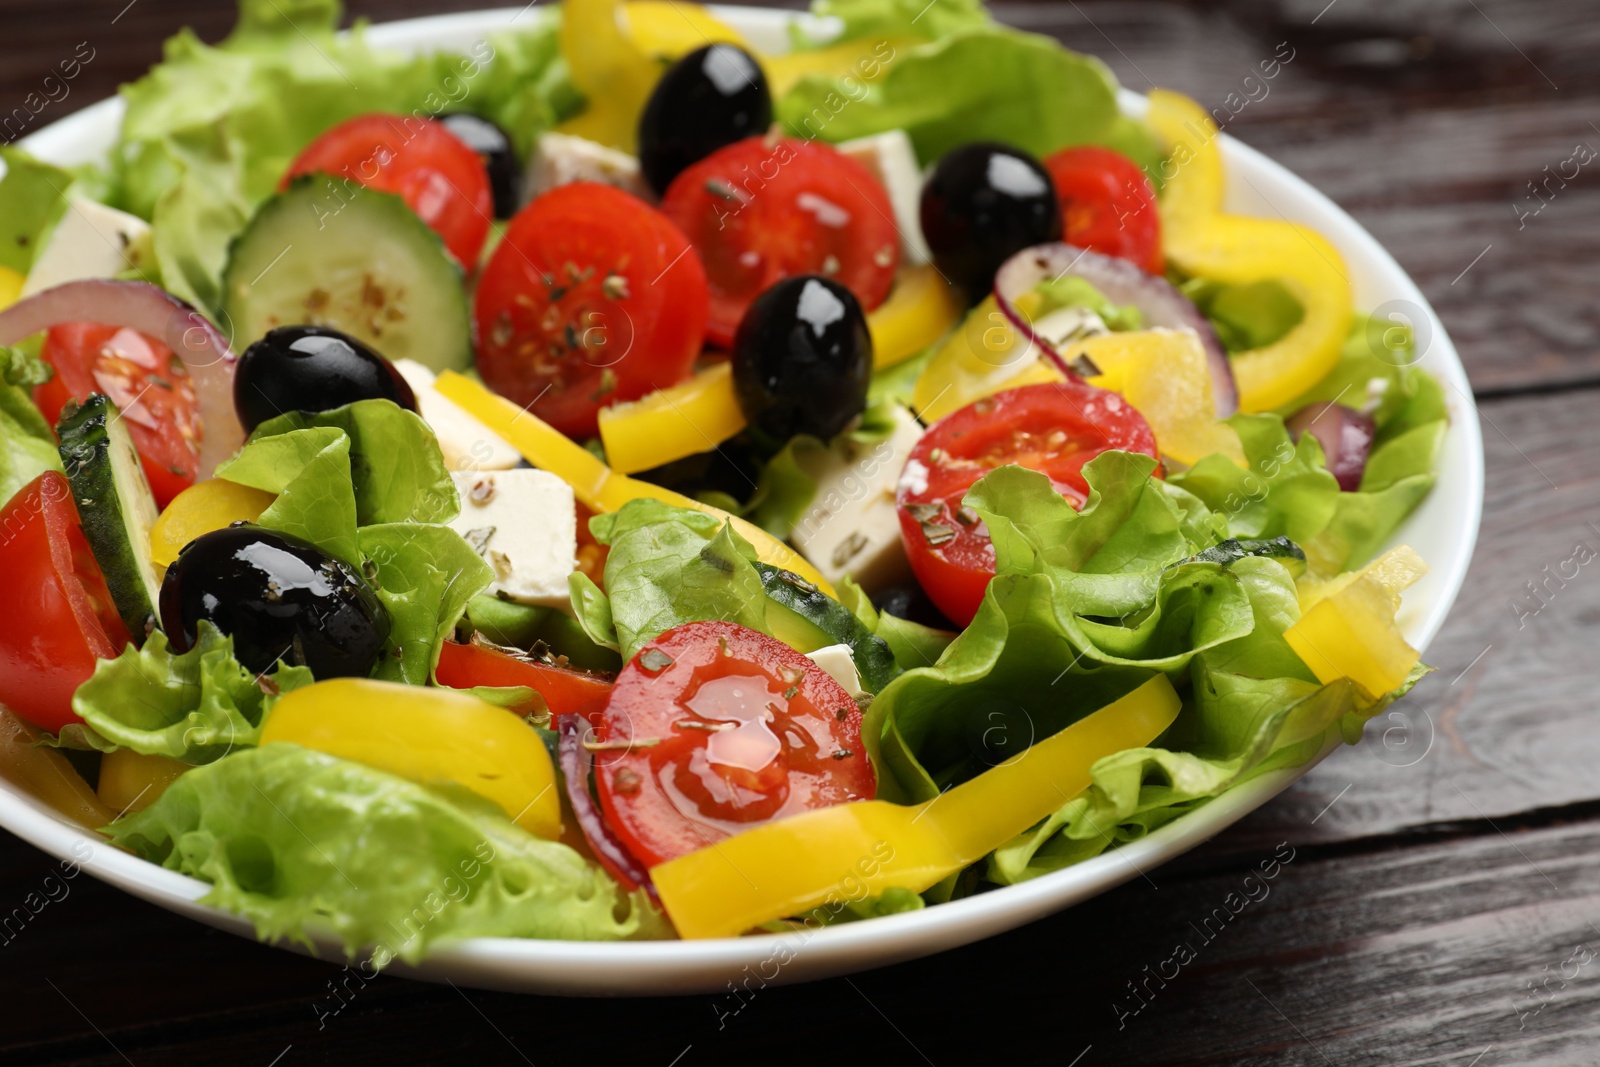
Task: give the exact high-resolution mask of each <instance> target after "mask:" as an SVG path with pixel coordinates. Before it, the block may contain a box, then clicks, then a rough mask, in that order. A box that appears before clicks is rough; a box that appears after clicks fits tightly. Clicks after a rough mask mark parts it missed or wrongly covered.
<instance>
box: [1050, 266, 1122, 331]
mask: <svg viewBox="0 0 1600 1067" xmlns="http://www.w3.org/2000/svg"><path fill="white" fill-rule="evenodd" d="M1033 291H1034V293H1036V294H1037V295H1038V298H1039V306H1038V307H1037V308H1034V309H1033V316H1034V318H1035V319H1040V318H1043V317H1044V316H1046V315H1048V314H1050V313H1051V312H1052V311H1060V310H1061V309H1062V308H1075V307H1081V308H1088V309H1089V310H1090V311H1092V312H1094V313H1095V314H1096V315H1098V316H1099V317H1100V321H1101V322H1103V323H1105V324H1106V326H1107V328H1109V329H1111V330H1141V329H1143V328H1144V313H1143V312H1141V311H1140V310H1139V308H1138V306H1137V305H1134V304H1113V303H1112V302H1111V301H1110V299H1108V298H1107V297H1106V295H1105V294H1104V293H1102V292H1101V291H1100V290H1098V289H1096V288H1095V287H1094V285H1093V284H1092V283H1090V282H1089V281H1088V279H1086V278H1083V277H1081V276H1079V275H1076V274H1063V275H1061V276H1060V277H1056V278H1046V279H1045V280H1044V281H1042V282H1040V283H1039V284H1038V285H1036V286H1034V287H1033Z"/></svg>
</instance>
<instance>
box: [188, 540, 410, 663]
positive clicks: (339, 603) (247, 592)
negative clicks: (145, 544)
mask: <svg viewBox="0 0 1600 1067" xmlns="http://www.w3.org/2000/svg"><path fill="white" fill-rule="evenodd" d="M160 600H161V628H162V629H163V630H164V631H166V635H167V640H168V641H170V642H171V643H172V647H173V648H174V649H176V650H177V651H179V652H184V651H187V650H188V649H190V648H192V647H194V642H195V640H196V638H197V637H198V635H199V630H200V622H201V620H205V621H207V622H210V623H212V624H213V625H214V626H216V628H217V629H219V630H221V631H222V632H223V633H225V634H229V635H231V636H232V637H233V651H234V655H235V656H236V657H237V658H238V660H239V662H240V663H242V664H243V665H244V666H245V667H246V669H248V670H252V671H255V672H256V673H258V674H264V673H266V672H267V671H270V670H271V669H272V667H273V665H274V664H275V663H277V662H278V661H279V660H280V659H281V660H283V661H284V662H285V663H287V664H289V665H291V666H297V667H309V668H310V669H311V673H312V674H313V675H315V676H316V677H317V678H319V679H320V678H340V677H358V678H364V677H366V676H367V675H369V674H371V673H372V668H373V666H374V665H375V664H376V663H377V662H378V657H380V656H382V655H383V654H384V652H385V651H386V650H387V648H388V642H389V612H388V611H387V610H385V608H384V606H383V604H382V602H381V601H379V600H378V597H377V594H375V593H374V592H373V591H372V587H371V586H369V585H368V584H367V583H366V580H365V579H363V578H362V576H361V574H360V573H359V572H358V571H357V570H356V569H355V568H354V567H351V566H350V565H349V564H347V563H344V562H341V561H340V560H336V559H334V558H333V557H332V556H329V555H328V554H327V553H326V552H323V551H322V550H321V549H320V548H318V547H317V546H316V545H314V544H312V543H311V542H309V541H304V540H302V539H300V538H298V537H291V536H289V535H287V534H282V533H278V532H276V531H274V530H267V529H263V528H262V527H260V526H249V525H245V524H239V525H235V526H229V527H227V528H225V529H221V530H213V531H211V532H210V533H207V534H202V535H200V536H199V537H197V538H195V539H194V540H193V541H191V542H189V544H187V545H185V546H184V549H183V551H182V552H181V553H180V554H179V555H178V559H177V561H176V562H174V563H173V564H172V566H170V567H168V568H167V576H166V578H165V579H164V580H163V581H162V583H161V597H160Z"/></svg>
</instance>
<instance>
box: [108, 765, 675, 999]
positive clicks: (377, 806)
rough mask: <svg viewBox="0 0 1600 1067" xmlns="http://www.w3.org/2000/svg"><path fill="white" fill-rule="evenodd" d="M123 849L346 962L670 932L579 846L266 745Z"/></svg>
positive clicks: (376, 962)
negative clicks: (455, 944) (332, 946)
mask: <svg viewBox="0 0 1600 1067" xmlns="http://www.w3.org/2000/svg"><path fill="white" fill-rule="evenodd" d="M107 833H108V834H109V835H110V837H111V839H112V840H113V841H114V842H116V843H117V844H118V845H120V846H122V847H125V848H129V849H132V850H133V851H134V852H135V853H137V854H138V855H140V856H142V857H144V858H145V859H148V860H151V861H153V862H157V863H161V864H162V865H163V866H165V867H167V868H169V869H170V870H175V871H180V872H182V873H184V874H187V875H191V876H193V877H196V878H200V879H203V880H205V881H207V882H210V883H211V887H212V888H211V891H210V892H209V893H207V894H206V896H204V897H203V898H201V899H202V902H203V903H206V904H209V905H213V906H215V907H219V908H222V909H224V910H227V911H231V912H233V913H235V914H238V915H242V916H244V917H245V918H247V919H249V920H250V921H251V922H253V923H254V924H255V927H256V932H257V935H258V936H259V937H261V938H262V939H264V940H268V941H276V940H280V939H288V940H291V941H295V942H300V943H302V944H309V942H310V938H311V937H312V936H313V935H314V934H317V933H321V932H323V931H326V930H331V931H332V932H333V933H334V934H335V935H337V936H338V937H339V939H340V940H341V941H342V942H343V943H344V947H345V951H346V953H347V954H348V956H349V957H350V958H352V959H353V958H355V956H356V954H357V952H358V951H362V950H363V949H366V948H369V947H370V948H372V949H373V952H372V956H371V962H372V965H373V966H374V967H382V966H384V965H385V964H387V963H388V962H389V961H390V960H391V959H394V958H399V959H402V960H405V961H407V962H413V963H414V962H416V961H417V960H419V959H421V958H422V956H423V955H424V954H425V952H426V951H427V950H428V948H429V947H431V946H433V945H436V944H439V943H441V942H446V941H453V940H458V939H460V938H466V937H536V938H559V939H563V940H613V939H618V938H626V937H658V936H664V935H665V934H666V932H667V931H666V925H665V922H664V920H662V918H661V917H660V915H659V913H658V912H656V911H655V909H654V908H653V907H652V906H651V905H650V903H649V902H648V900H647V899H646V897H645V896H644V894H643V893H640V892H635V893H633V894H626V895H625V894H623V893H622V892H621V891H620V890H619V889H618V888H617V886H616V884H615V883H614V882H612V881H611V880H610V879H609V878H608V877H606V875H605V874H604V873H603V872H602V871H600V870H599V869H598V868H596V867H593V866H591V865H589V864H587V863H585V862H584V860H583V859H582V858H581V857H580V856H579V855H578V854H577V853H576V852H574V851H573V850H572V849H570V848H568V847H567V846H565V845H563V844H560V843H558V842H555V841H545V840H542V839H540V838H537V837H534V836H532V835H531V834H528V833H527V832H525V831H523V830H522V829H520V828H519V827H517V826H516V825H514V824H513V823H512V822H511V821H510V820H509V819H507V818H506V817H505V815H504V814H503V813H501V812H499V811H498V810H497V809H495V808H494V807H493V806H492V805H490V804H488V803H486V802H484V801H481V800H479V799H477V798H476V797H472V796H471V795H469V794H466V793H465V791H460V790H457V791H451V792H449V793H445V792H441V791H437V790H434V789H430V788H427V787H425V786H421V785H416V784H414V783H412V782H408V781H406V780H404V779H401V778H396V777H394V776H392V775H389V774H385V773H383V772H381V771H377V770H374V769H372V768H369V767H366V766H363V765H361V764H358V763H352V762H349V761H346V760H340V759H335V758H334V757H332V756H327V755H324V754H322V753H319V752H312V751H309V750H307V749H304V748H300V747H299V746H297V745H289V744H281V743H280V744H272V745H268V746H266V747H265V748H255V749H246V750H243V751H240V752H235V753H233V754H232V755H230V756H229V757H228V758H227V759H224V760H219V761H217V762H216V763H213V764H211V765H209V766H206V767H201V768H198V769H196V770H193V771H190V772H188V773H187V774H185V775H183V776H182V777H181V778H179V779H177V780H176V781H175V782H173V784H172V785H170V786H169V787H168V788H167V791H166V792H165V793H163V794H162V796H161V798H160V799H159V800H157V801H156V802H155V803H154V804H152V805H150V807H148V808H146V809H145V810H144V811H141V812H139V813H137V814H135V815H132V816H129V817H127V818H124V819H119V820H118V821H117V822H115V823H112V824H111V826H110V827H109V828H108V829H107Z"/></svg>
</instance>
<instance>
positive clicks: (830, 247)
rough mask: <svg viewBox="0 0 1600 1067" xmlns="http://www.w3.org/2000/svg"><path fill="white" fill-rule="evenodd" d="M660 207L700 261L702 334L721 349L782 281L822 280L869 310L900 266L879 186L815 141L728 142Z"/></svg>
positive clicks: (684, 177) (687, 174)
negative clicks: (704, 308) (707, 289)
mask: <svg viewBox="0 0 1600 1067" xmlns="http://www.w3.org/2000/svg"><path fill="white" fill-rule="evenodd" d="M661 210H662V211H665V212H666V213H667V215H668V216H669V217H670V218H671V219H672V221H673V222H676V223H677V224H678V225H679V226H680V227H681V228H682V229H683V232H684V233H686V234H688V235H689V240H691V241H693V242H694V246H695V248H696V249H697V250H698V251H699V252H700V258H701V259H702V260H704V261H705V265H706V276H707V278H708V279H709V280H710V283H711V321H710V324H709V326H708V327H707V330H706V333H707V336H708V337H709V339H710V340H711V341H712V343H714V344H717V345H720V346H722V347H723V348H728V347H730V346H731V345H732V344H733V334H734V331H735V330H737V329H738V328H739V320H740V319H741V318H743V317H744V313H745V309H746V308H748V307H749V306H750V303H751V301H753V300H754V299H755V298H756V297H758V296H760V295H761V294H762V293H764V292H766V291H767V290H768V289H770V288H772V286H773V285H774V284H775V283H776V282H779V281H782V280H783V279H784V278H788V277H792V276H794V275H796V274H823V275H826V276H828V277H830V278H832V279H833V280H834V281H836V282H838V283H839V284H841V285H843V286H844V287H845V288H847V289H849V290H850V291H851V292H852V293H854V294H855V297H856V299H857V300H859V301H860V302H861V307H862V310H864V311H871V310H872V309H873V308H875V307H877V306H878V305H879V304H881V303H883V301H884V298H885V297H887V296H888V295H889V287H890V286H891V285H893V284H894V273H895V270H896V268H897V267H899V265H900V232H899V231H898V230H896V229H895V225H894V208H893V207H892V206H891V204H890V203H889V194H888V193H887V192H885V191H884V188H883V185H882V184H881V183H880V182H879V181H878V179H877V178H876V177H874V176H873V174H872V172H871V171H870V170H868V169H867V168H866V167H865V166H864V165H863V164H861V163H859V162H857V161H856V160H853V159H851V158H850V157H848V156H845V155H843V154H841V153H840V152H839V151H838V150H837V149H835V148H833V147H831V146H829V145H825V144H822V143H820V142H817V141H795V140H781V141H778V142H776V143H775V144H769V143H768V142H767V140H766V139H765V138H764V137H751V138H748V139H747V140H743V141H737V142H735V143H734V144H731V145H728V146H727V147H726V148H722V149H719V150H718V151H716V152H713V153H712V154H711V155H709V156H707V157H706V158H705V159H702V160H701V161H700V162H698V163H696V164H694V165H693V166H691V167H689V168H688V169H687V170H685V171H684V172H683V173H682V174H679V175H678V176H677V177H676V178H674V179H673V181H672V185H671V186H670V187H668V189H667V194H666V196H664V197H662V199H661Z"/></svg>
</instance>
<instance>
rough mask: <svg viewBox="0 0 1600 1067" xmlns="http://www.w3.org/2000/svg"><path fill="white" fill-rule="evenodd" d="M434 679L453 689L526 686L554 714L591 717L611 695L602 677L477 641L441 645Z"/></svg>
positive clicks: (609, 684)
mask: <svg viewBox="0 0 1600 1067" xmlns="http://www.w3.org/2000/svg"><path fill="white" fill-rule="evenodd" d="M434 678H435V679H437V680H438V682H439V684H440V685H447V686H450V687H451V688H452V689H471V688H472V687H473V686H478V685H525V686H527V687H528V688H529V689H532V690H533V691H534V692H536V693H538V694H539V695H540V696H541V697H543V698H544V702H545V703H546V704H548V705H549V706H550V711H551V714H553V715H569V714H578V715H586V716H587V715H591V713H593V712H596V711H598V710H599V708H600V705H602V704H604V703H605V700H606V697H608V696H610V695H611V679H610V678H607V677H604V676H603V675H599V674H590V673H589V672H588V671H579V670H573V669H571V668H567V667H556V666H552V665H551V664H548V663H540V662H539V661H538V660H535V659H532V658H530V657H527V656H518V655H514V654H512V653H511V652H510V651H508V650H505V649H501V648H498V647H496V646H492V645H485V644H482V643H480V642H478V641H474V642H473V643H472V644H470V645H460V644H456V643H455V642H454V641H446V642H445V643H444V644H443V645H441V646H440V648H439V666H438V667H437V668H435V670H434Z"/></svg>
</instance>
